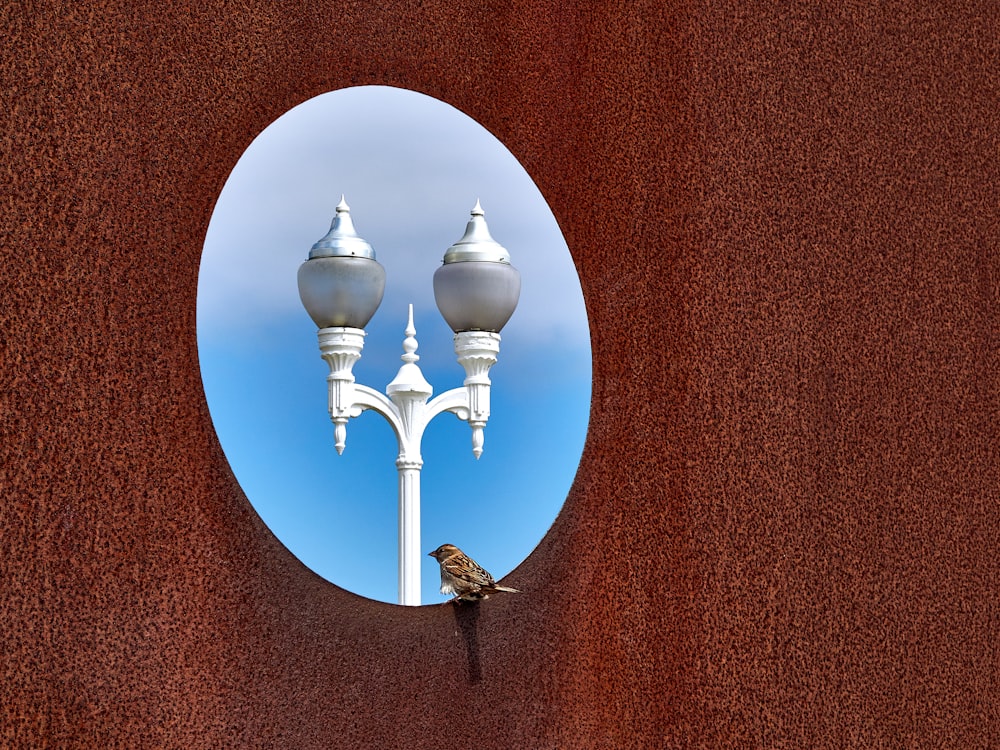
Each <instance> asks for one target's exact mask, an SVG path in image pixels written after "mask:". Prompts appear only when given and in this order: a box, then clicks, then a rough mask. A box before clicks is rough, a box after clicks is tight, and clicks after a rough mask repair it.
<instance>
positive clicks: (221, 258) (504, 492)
mask: <svg viewBox="0 0 1000 750" xmlns="http://www.w3.org/2000/svg"><path fill="white" fill-rule="evenodd" d="M342 195H343V196H344V198H345V199H346V205H347V206H349V209H350V217H351V219H352V220H353V226H354V229H355V230H356V233H357V235H359V236H360V237H361V238H363V239H364V240H365V241H366V242H367V243H368V244H369V245H370V246H371V248H372V249H373V251H374V254H375V258H376V260H377V261H378V263H379V264H381V266H382V267H383V268H384V269H385V287H384V296H383V299H382V302H381V304H380V305H379V306H378V308H377V311H376V312H375V314H374V316H373V317H372V318H371V320H370V321H369V322H368V323H367V325H366V326H365V331H366V336H365V337H364V347H363V350H362V353H361V357H360V359H359V360H358V361H357V362H356V364H355V365H354V367H353V376H354V377H355V379H356V382H357V384H360V385H364V386H367V387H370V388H371V389H373V390H374V391H377V392H379V393H385V390H386V386H387V385H388V384H389V383H390V381H392V380H393V379H394V378H396V377H397V373H398V372H399V370H400V368H401V367H402V366H403V364H404V363H403V361H402V360H401V356H402V355H403V354H404V338H405V337H406V332H405V329H406V328H407V323H408V310H409V305H411V304H412V305H413V322H414V326H415V329H416V333H415V335H414V336H413V337H412V339H411V341H410V343H408V344H407V350H409V351H411V352H412V349H413V347H412V343H413V339H415V343H416V345H417V348H416V351H415V354H416V355H417V356H419V360H417V361H416V362H415V364H416V365H417V366H418V367H419V368H420V370H421V372H422V374H423V376H424V378H425V379H426V381H427V382H428V383H429V384H430V385H431V386H432V387H433V392H434V396H437V395H440V394H442V393H444V392H446V391H449V390H451V389H456V388H458V389H462V388H463V387H464V386H463V381H464V379H465V377H466V372H465V371H464V370H463V368H462V366H460V365H459V363H458V361H457V360H456V353H455V347H454V341H453V339H454V333H453V332H452V330H451V329H450V328H449V326H448V325H447V323H446V322H445V320H444V319H443V318H442V314H441V312H439V310H438V307H437V305H436V304H435V298H434V286H433V279H434V275H435V272H436V271H437V270H438V269H439V268H440V267H441V266H442V260H443V258H444V256H445V252H446V251H448V249H449V248H450V247H452V246H453V245H455V244H456V243H457V242H458V241H459V240H460V238H462V237H463V235H464V234H465V232H466V226H467V223H468V222H469V221H470V219H471V218H472V217H471V213H472V211H473V209H474V208H475V207H476V205H477V201H478V202H479V204H480V205H481V208H482V214H483V216H482V218H483V219H484V220H485V222H486V223H487V225H488V229H489V232H490V234H491V236H492V238H493V239H494V240H495V241H496V242H497V243H498V244H499V245H501V246H502V247H503V248H505V249H506V250H507V252H508V253H509V260H510V263H511V264H512V265H513V266H514V267H516V269H517V270H518V271H519V272H520V279H521V290H520V299H519V301H518V304H517V308H516V310H515V311H514V313H513V315H512V317H511V318H510V320H509V322H508V323H507V324H506V325H505V326H504V327H503V329H502V332H501V339H502V341H501V344H500V351H499V354H498V355H497V363H496V364H495V365H494V366H493V367H492V369H491V370H490V371H489V378H490V380H491V381H492V386H491V388H490V414H489V420H488V422H487V423H486V426H485V429H484V432H483V436H484V445H483V452H482V456H481V458H479V459H478V460H477V459H476V458H475V457H474V456H473V450H472V447H473V446H472V431H471V429H470V426H469V424H467V423H466V422H464V421H462V420H460V419H459V418H458V417H456V416H455V415H453V414H452V413H447V412H445V413H442V414H439V415H438V416H436V417H435V418H434V419H432V420H431V421H430V422H429V423H428V425H427V427H426V430H425V431H424V432H423V435H422V440H421V448H420V452H421V454H422V459H423V466H422V469H421V471H420V476H419V482H420V527H421V533H420V540H419V545H420V561H421V562H420V586H419V588H420V600H421V602H422V603H423V604H435V603H439V602H443V601H446V600H447V598H448V597H447V596H445V595H443V594H441V593H439V591H438V589H439V586H440V578H439V569H438V563H437V562H436V561H435V560H434V559H432V558H430V557H428V555H427V553H428V552H430V551H431V550H433V549H435V548H436V547H438V546H439V545H441V544H443V543H451V544H455V545H457V546H459V547H461V548H462V549H463V550H464V551H465V552H467V553H468V554H469V555H470V556H472V557H473V558H475V559H476V560H477V561H478V562H479V563H480V564H482V565H483V567H485V568H486V569H488V570H489V571H490V572H491V573H492V574H493V575H494V577H495V578H497V579H500V578H501V577H503V576H505V575H506V574H507V573H509V572H510V571H511V570H513V569H514V568H515V567H516V566H517V565H518V564H519V563H520V562H521V561H523V560H524V559H525V558H526V557H527V556H528V555H529V554H530V553H531V551H532V550H533V549H534V548H535V546H536V545H537V544H538V542H539V541H540V540H541V539H542V537H543V536H544V535H545V534H546V532H547V531H548V529H549V527H550V526H551V524H552V522H553V521H554V520H555V517H556V515H557V514H558V512H559V510H560V508H561V507H562V504H563V501H564V500H565V498H566V495H567V493H568V491H569V488H570V485H571V484H572V482H573V478H574V476H575V474H576V470H577V467H578V465H579V462H580V456H581V453H582V450H583V444H584V440H585V437H586V431H587V422H588V417H589V409H590V389H591V355H590V343H589V329H588V324H587V316H586V310H585V308H584V303H583V296H582V293H581V289H580V282H579V278H578V276H577V274H576V269H575V267H574V265H573V261H572V258H571V256H570V253H569V250H568V248H567V246H566V243H565V240H564V239H563V237H562V234H561V232H560V231H559V228H558V225H557V223H556V221H555V218H554V217H553V215H552V212H551V210H550V209H549V207H548V205H547V204H546V202H545V200H544V198H543V197H542V195H541V193H540V192H539V190H538V188H537V187H536V186H535V184H534V183H533V181H532V180H531V178H530V177H529V176H528V174H527V173H526V172H525V170H524V168H523V167H522V166H521V165H520V164H519V162H518V161H517V159H516V158H515V157H514V156H513V155H512V154H511V153H510V151H508V150H507V149H506V147H504V146H503V144H501V143H500V142H499V141H498V140H497V139H496V138H495V137H494V136H493V135H491V134H490V133H489V132H488V131H486V130H485V129H484V128H483V127H482V126H480V125H479V124H477V123H476V122H475V121H473V120H472V119H471V118H469V117H468V116H466V115H465V114H463V113H462V112H460V111H458V110H457V109H455V108H454V107H451V106H450V105H447V104H445V103H443V102H441V101H439V100H437V99H434V98H431V97H428V96H425V95H423V94H418V93H415V92H412V91H407V90H403V89H395V88H389V87H383V86H362V87H356V88H350V89H342V90H339V91H334V92H331V93H328V94H324V95H322V96H318V97H316V98H314V99H311V100H309V101H307V102H305V103H303V104H302V105H300V106H298V107H295V108H294V109H292V110H291V111H289V112H287V113H286V114H284V115H283V116H282V117H280V118H279V119H278V120H276V121H275V122H274V123H272V124H271V125H270V126H269V127H268V128H267V129H266V130H264V131H263V132H262V133H261V134H260V136H259V137H258V138H256V139H255V140H254V142H253V143H252V144H251V145H250V146H249V148H247V150H246V152H244V154H243V156H242V157H241V158H240V160H239V162H238V163H237V164H236V166H235V168H234V169H233V171H232V174H231V175H230V177H229V179H228V181H227V182H226V185H225V187H224V189H223V191H222V193H221V194H220V196H219V199H218V202H217V205H216V207H215V211H214V213H213V215H212V219H211V223H210V225H209V229H208V233H207V235H206V239H205V248H204V253H203V256H202V262H201V271H200V276H199V285H198V351H199V356H200V362H201V371H202V379H203V382H204V387H205V394H206V397H207V400H208V405H209V408H210V410H211V415H212V419H213V421H214V424H215V428H216V431H217V433H218V436H219V440H220V442H221V444H222V447H223V449H224V451H225V453H226V457H227V459H228V460H229V463H230V465H231V466H232V469H233V472H234V474H235V476H236V478H237V479H238V480H239V482H240V485H241V486H242V488H243V490H244V492H245V493H246V496H247V498H248V499H249V500H250V502H251V503H252V504H253V507H254V508H255V509H256V511H257V513H258V514H259V515H260V517H261V518H262V519H263V520H264V522H265V523H266V524H267V526H268V527H269V528H270V529H271V530H272V531H273V532H274V534H275V535H276V536H277V537H278V539H280V540H281V542H282V543H283V544H284V545H285V546H286V547H287V548H288V549H289V550H290V551H291V552H292V553H293V554H294V555H295V556H296V557H297V558H298V559H299V560H301V561H302V562H303V563H304V564H305V565H306V566H308V567H309V568H311V569H312V570H313V571H315V572H316V573H317V574H319V575H320V576H322V577H323V578H325V579H327V580H328V581H331V582H332V583H334V584H336V585H338V586H341V587H343V588H345V589H347V590H349V591H352V592H354V593H356V594H359V595H361V596H364V597H368V598H371V599H376V600H380V601H384V602H390V603H397V602H398V600H399V562H398V560H399V549H398V544H399V542H398V540H399V517H398V510H399V509H398V503H399V500H398V498H399V476H398V474H397V467H396V460H397V457H398V455H399V447H398V444H397V439H396V435H395V433H394V431H393V429H392V428H391V427H390V425H389V422H388V421H387V420H386V419H384V418H382V417H381V416H380V415H379V414H378V413H376V412H375V411H372V410H368V411H365V412H364V413H362V414H361V415H360V416H358V417H356V418H352V419H350V420H349V421H348V423H347V428H346V444H345V448H344V451H343V455H338V454H337V452H336V450H335V449H334V425H333V424H332V423H331V419H330V415H329V413H328V388H327V375H328V374H329V373H330V369H329V368H328V366H327V364H326V363H325V362H324V360H323V359H322V358H321V355H320V349H319V346H318V341H317V324H316V323H315V322H314V321H313V320H312V319H311V318H310V316H309V314H307V312H306V310H305V309H304V308H303V305H302V302H301V301H300V298H299V291H298V288H297V283H296V279H297V273H298V269H299V267H300V266H301V265H302V264H303V262H304V261H305V260H306V258H307V257H308V255H309V253H310V248H312V247H313V246H314V244H316V243H317V241H318V240H320V239H321V238H323V237H324V236H325V235H327V233H328V232H329V230H330V228H331V222H332V220H333V218H334V216H335V214H336V213H337V206H338V204H340V202H341V196H342ZM523 585H524V584H522V586H523Z"/></svg>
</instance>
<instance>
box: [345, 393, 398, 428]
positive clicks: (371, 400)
mask: <svg viewBox="0 0 1000 750" xmlns="http://www.w3.org/2000/svg"><path fill="white" fill-rule="evenodd" d="M353 407H354V410H356V411H357V413H354V410H352V413H351V416H352V417H356V416H359V415H360V414H361V412H362V411H364V410H366V409H371V410H372V411H376V412H378V413H379V414H381V415H382V416H383V417H385V419H386V421H387V422H388V423H389V424H390V426H391V427H392V431H393V432H395V433H396V436H397V438H398V437H399V436H401V435H402V434H403V432H404V430H403V424H402V422H401V421H400V419H399V410H398V409H396V405H395V404H394V403H392V401H390V400H389V398H388V397H387V396H385V395H384V394H382V393H379V392H378V391H376V390H375V389H374V388H369V387H368V386H367V385H362V384H361V383H355V384H354V403H353Z"/></svg>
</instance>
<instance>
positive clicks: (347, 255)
mask: <svg viewBox="0 0 1000 750" xmlns="http://www.w3.org/2000/svg"><path fill="white" fill-rule="evenodd" d="M298 282H299V296H300V297H301V298H302V304H303V306H304V307H305V308H306V311H307V312H308V313H309V316H310V317H311V318H312V319H313V322H314V323H316V325H317V326H318V327H319V332H318V337H319V349H320V354H321V356H322V357H323V359H324V360H325V361H326V363H327V365H329V367H330V374H329V375H328V376H327V378H326V380H327V390H328V403H329V411H330V419H331V420H332V421H333V424H334V447H335V448H336V450H337V453H338V454H342V453H343V452H344V447H345V445H346V441H347V422H348V420H349V419H351V418H352V417H357V416H359V415H360V414H361V413H362V412H363V411H365V410H367V409H371V410H372V411H375V412H378V413H379V414H381V415H382V416H383V417H385V419H386V421H388V422H389V424H390V425H391V426H392V429H393V432H395V433H396V439H397V441H398V443H399V456H398V458H397V459H396V469H397V471H398V472H399V603H400V604H407V605H418V604H420V563H421V559H422V555H421V551H420V549H421V548H420V469H421V467H422V466H423V459H422V458H421V456H420V441H421V438H422V437H423V433H424V429H425V428H426V427H427V425H428V424H429V423H430V421H431V420H432V419H433V418H434V417H436V416H437V415H438V414H441V413H443V412H446V411H447V412H451V413H452V414H455V415H456V416H457V417H458V418H459V419H461V420H463V421H465V422H468V423H469V426H470V427H471V428H472V453H473V455H475V457H476V458H477V459H478V458H479V456H480V455H482V452H483V427H484V426H485V425H486V422H487V420H488V419H489V416H490V378H489V372H490V368H491V367H493V365H494V364H496V361H497V356H498V354H499V353H500V329H502V328H503V326H504V325H505V324H506V323H507V321H508V320H509V319H510V316H511V315H512V314H513V313H514V308H515V307H516V306H517V300H518V297H519V296H520V292H521V277H520V274H518V272H517V269H515V268H514V267H513V266H512V265H511V264H510V254H509V253H508V252H507V250H506V249H505V248H504V247H502V246H501V245H500V244H499V243H497V242H496V240H494V239H493V238H492V237H491V236H490V232H489V228H488V227H487V226H486V219H485V215H484V213H483V209H482V207H481V206H480V204H479V201H476V206H475V208H473V209H472V216H471V218H470V219H469V223H468V225H467V226H466V229H465V234H464V235H463V236H462V238H461V239H460V240H459V241H458V242H456V243H455V244H454V245H452V246H451V247H450V248H449V249H448V251H447V252H446V253H445V255H444V263H443V265H442V266H441V267H440V268H439V269H438V270H437V271H436V272H435V274H434V298H435V301H436V302H437V305H438V309H439V310H440V311H441V314H442V315H443V316H444V319H445V321H446V322H447V323H448V325H449V326H451V328H452V330H453V331H454V332H455V355H456V356H457V358H458V362H459V364H460V365H462V368H463V369H464V370H465V381H464V383H463V387H461V388H452V389H451V390H449V391H445V392H444V393H442V394H441V395H439V396H437V397H436V398H433V399H431V395H432V394H433V392H434V390H433V388H432V387H431V385H430V383H428V382H427V380H426V379H425V378H424V376H423V373H422V372H421V371H420V367H419V366H418V365H417V360H418V359H420V357H419V356H418V355H417V353H416V351H417V339H416V328H415V327H414V325H413V305H410V306H409V318H408V320H407V324H406V329H405V331H404V333H405V335H406V338H405V339H404V340H403V355H402V357H401V359H402V360H403V365H402V366H401V367H400V368H399V372H398V373H397V374H396V377H395V378H393V380H392V382H390V383H389V384H388V385H387V386H386V389H385V394H384V395H383V394H382V393H379V392H378V391H376V390H375V389H373V388H369V387H368V386H366V385H362V384H360V383H356V382H355V380H354V375H353V374H352V370H353V368H354V364H355V363H356V362H357V361H358V360H359V359H360V358H361V350H362V349H363V348H364V337H365V331H364V327H365V326H366V325H367V324H368V321H369V320H371V318H372V316H373V315H374V314H375V311H376V310H377V309H378V306H379V304H380V303H381V302H382V295H383V292H384V291H385V270H384V269H383V268H382V266H381V265H379V263H378V262H377V261H376V260H375V251H374V250H373V249H372V246H371V245H369V244H368V243H367V242H366V241H365V240H363V239H362V238H361V237H359V236H358V234H357V232H356V231H355V229H354V223H353V221H352V220H351V214H350V208H349V207H348V205H347V202H346V201H345V200H344V199H343V198H341V201H340V204H339V205H338V206H337V213H336V215H335V216H334V219H333V223H332V225H331V227H330V231H329V232H328V233H327V234H326V235H325V236H324V237H323V238H322V239H321V240H319V241H318V242H317V243H316V244H315V245H313V247H312V250H311V251H310V252H309V258H308V260H306V261H305V263H303V264H302V266H301V267H300V268H299V275H298Z"/></svg>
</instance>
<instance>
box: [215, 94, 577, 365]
mask: <svg viewBox="0 0 1000 750" xmlns="http://www.w3.org/2000/svg"><path fill="white" fill-rule="evenodd" d="M341 193H346V196H347V200H348V203H349V204H350V205H351V210H352V216H353V218H354V223H355V226H356V228H357V230H358V232H359V234H361V235H362V236H363V237H364V238H365V239H367V240H368V241H369V242H370V243H371V244H372V246H373V247H374V248H375V251H376V254H377V257H378V260H379V262H380V263H382V265H383V266H385V268H386V272H387V277H388V280H387V289H386V298H385V301H384V302H383V308H385V307H388V308H389V311H390V314H391V315H392V316H393V319H394V318H395V317H397V316H398V315H397V313H395V310H397V309H399V308H404V309H405V304H406V303H408V302H413V303H414V304H415V306H416V307H417V309H418V310H427V311H434V315H437V313H436V308H435V306H434V301H433V291H432V287H431V278H432V276H433V273H434V270H435V269H436V268H437V267H438V266H439V265H440V263H441V258H442V256H443V255H444V252H445V250H446V249H447V248H448V247H449V246H450V245H451V244H452V243H453V242H455V241H456V240H457V239H459V237H461V235H462V233H463V231H464V229H465V223H466V221H467V220H468V217H469V211H470V210H471V208H472V206H473V205H474V204H475V202H476V200H477V198H478V199H481V200H482V204H483V208H484V209H485V211H486V219H487V222H488V223H489V226H490V230H491V232H492V234H493V236H494V238H495V239H496V240H497V241H498V242H500V243H501V244H503V245H505V246H506V247H507V249H508V250H509V251H510V253H511V260H512V262H513V264H514V265H515V266H516V267H517V268H518V269H519V270H520V272H521V276H522V296H521V302H520V304H519V306H518V310H517V312H516V313H515V315H514V318H513V319H512V320H511V323H510V324H509V326H508V328H507V329H505V334H508V335H510V336H512V337H514V336H517V337H522V336H523V337H526V338H529V339H531V340H533V341H535V342H536V343H544V342H546V341H550V340H558V341H560V342H561V343H563V344H568V345H571V346H578V347H587V346H589V343H588V342H589V334H588V331H587V324H586V313H585V310H584V306H583V299H582V296H581V293H580V287H579V281H578V278H577V276H576V271H575V268H574V267H573V263H572V259H571V257H570V255H569V251H568V249H567V248H566V245H565V241H564V240H563V238H562V235H561V233H560V232H559V228H558V226H557V224H556V222H555V219H554V218H553V216H552V214H551V212H550V211H549V209H548V206H547V205H546V204H545V201H544V199H543V198H542V197H541V195H540V193H539V192H538V190H537V188H536V187H535V186H534V184H533V183H532V181H531V179H530V177H529V176H528V175H527V174H526V173H525V171H524V169H523V168H522V167H521V166H520V164H519V163H518V162H517V160H516V159H515V158H514V157H513V155H511V154H510V152H509V151H507V149H506V148H505V147H504V146H503V145H502V144H500V142H499V141H497V140H496V139H495V138H494V137H493V136H492V135H491V134H489V133H488V132H487V131H486V130H485V129H483V128H482V127H481V126H480V125H478V124H477V123H476V122H474V121H473V120H472V119H471V118H469V117H467V116H465V115H464V114H462V113H460V112H459V111H458V110H456V109H454V108H452V107H450V106H449V105H447V104H444V103H442V102H439V101H437V100H435V99H432V98H430V97H427V96H424V95H422V94H417V93H414V92H411V91H405V90H401V89H391V88H387V87H360V88H353V89H343V90H341V91H336V92H332V93H330V94H325V95H323V96H320V97H317V98H315V99H312V100H310V101H308V102H305V103H304V104H302V105H301V106H299V107H296V108H295V109H293V110H291V111H290V112H288V113H286V114H285V115H284V116H283V117H281V118H279V119H278V120H277V121H275V122H274V123H273V124H272V125H271V126H270V127H268V128H267V129H266V130H265V131H264V132H263V133H261V135H260V136H259V137H258V138H257V139H256V140H255V141H254V142H253V144H251V146H250V147H249V148H248V149H247V151H246V152H245V154H244V155H243V157H242V158H241V159H240V161H239V163H238V164H237V166H236V167H235V169H234V170H233V172H232V174H231V176H230V178H229V181H228V182H227V184H226V186H225V188H224V190H223V192H222V194H221V195H220V197H219V201H218V203H217V206H216V209H215V213H214V214H213V217H212V221H211V224H210V227H209V231H208V235H207V237H206V242H205V251H204V255H203V258H202V265H201V275H200V279H199V290H198V320H199V335H202V336H204V335H208V336H211V335H213V334H214V333H216V332H219V331H222V330H225V329H226V328H227V327H228V326H230V325H232V324H235V323H241V324H249V325H251V326H253V325H255V324H261V325H265V324H270V325H273V324H275V323H276V322H280V321H283V320H286V319H294V320H295V321H296V322H297V324H302V325H308V324H309V323H308V318H307V317H306V316H305V312H304V311H303V310H302V308H301V305H300V303H299V300H298V292H297V289H296V272H297V270H298V267H299V265H300V264H301V263H302V262H303V261H304V260H305V258H306V255H307V254H308V251H309V248H310V247H311V246H312V244H313V243H314V242H315V241H316V240H318V239H319V238H320V237H322V236H323V235H324V234H325V233H326V231H327V229H328V228H329V223H330V221H331V219H332V217H333V214H334V207H335V206H336V204H337V202H338V201H339V200H340V196H341ZM425 314H426V313H425ZM404 322H405V321H404ZM401 325H402V323H400V327H401ZM419 325H420V324H419V323H418V327H419ZM505 338H506V336H505Z"/></svg>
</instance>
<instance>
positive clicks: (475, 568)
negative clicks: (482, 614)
mask: <svg viewBox="0 0 1000 750" xmlns="http://www.w3.org/2000/svg"><path fill="white" fill-rule="evenodd" d="M427 554H428V555H429V556H430V557H433V558H434V559H435V560H437V561H438V563H440V565H441V593H442V594H454V595H455V596H454V598H453V599H452V601H466V602H472V601H476V600H478V599H486V598H488V597H489V595H490V594H492V593H493V592H494V591H505V592H507V593H508V594H520V593H521V592H520V591H518V590H517V589H511V588H507V587H506V586H497V583H496V581H494V580H493V576H491V575H490V574H489V573H487V572H486V570H485V569H484V568H483V566H482V565H480V564H479V563H477V562H476V561H475V560H473V559H472V558H471V557H469V556H468V555H467V554H465V553H464V552H462V550H460V549H459V548H458V547H456V546H455V545H454V544H442V545H441V546H440V547H438V548H437V549H436V550H434V551H433V552H428V553H427Z"/></svg>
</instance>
